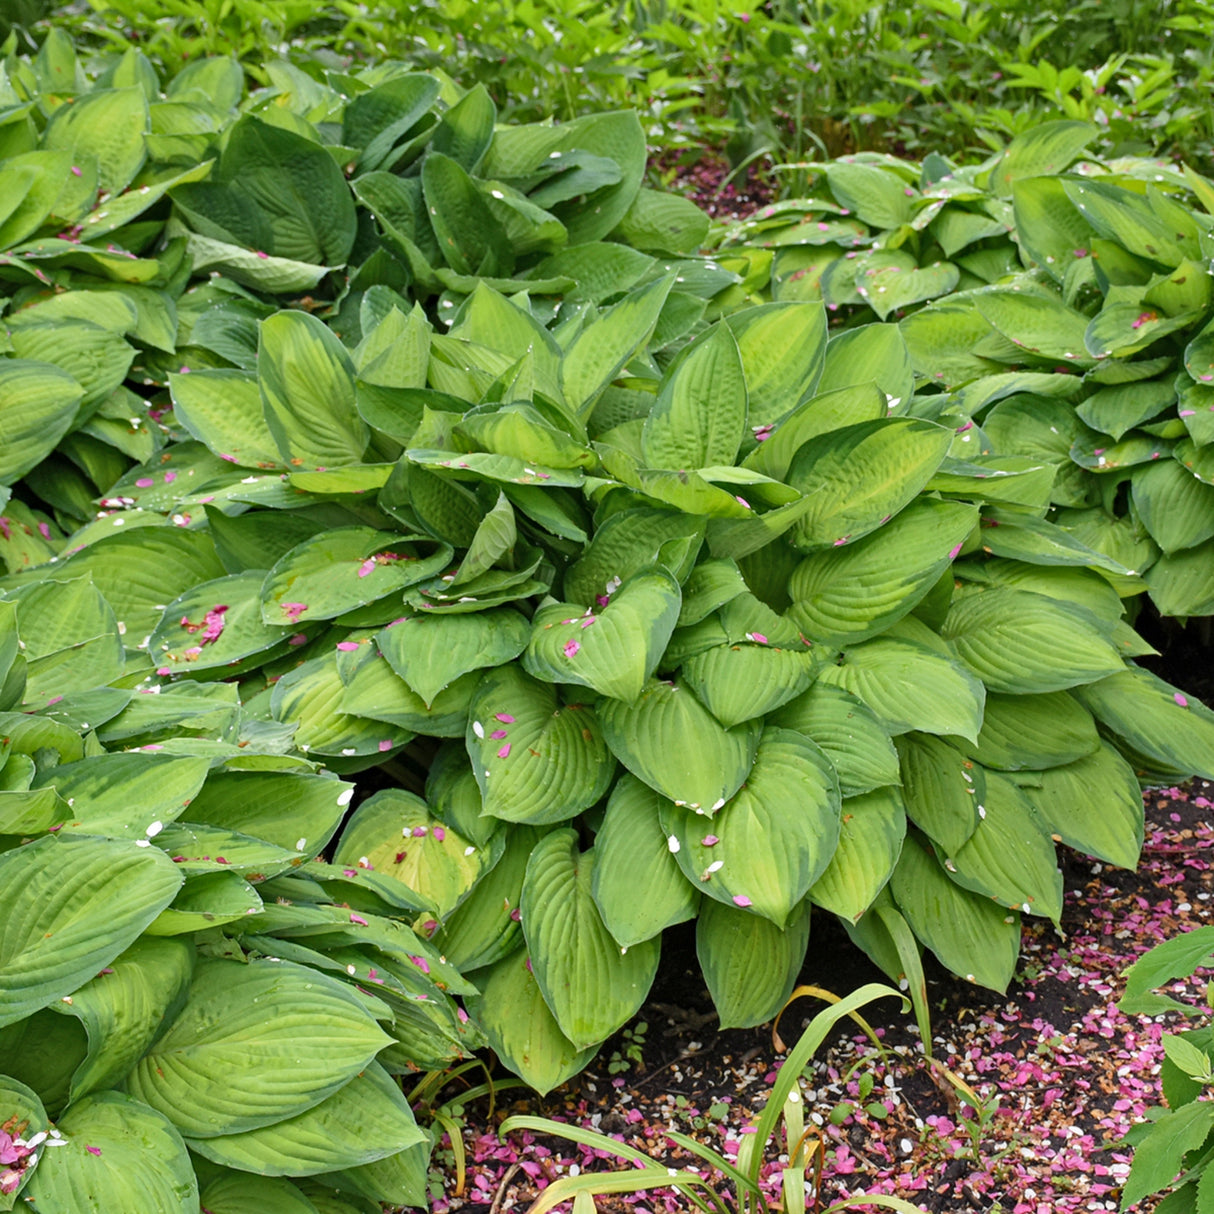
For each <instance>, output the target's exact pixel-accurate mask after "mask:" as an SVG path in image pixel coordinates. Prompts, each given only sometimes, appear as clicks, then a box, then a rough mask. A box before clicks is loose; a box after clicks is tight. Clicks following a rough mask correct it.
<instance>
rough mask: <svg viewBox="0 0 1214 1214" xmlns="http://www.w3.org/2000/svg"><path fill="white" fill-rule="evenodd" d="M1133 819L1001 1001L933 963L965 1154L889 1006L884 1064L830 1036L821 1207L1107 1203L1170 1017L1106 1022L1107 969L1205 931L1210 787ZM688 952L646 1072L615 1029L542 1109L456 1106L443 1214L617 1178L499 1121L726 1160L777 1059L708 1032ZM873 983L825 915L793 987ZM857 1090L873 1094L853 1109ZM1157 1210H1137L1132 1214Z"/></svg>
mask: <svg viewBox="0 0 1214 1214" xmlns="http://www.w3.org/2000/svg"><path fill="white" fill-rule="evenodd" d="M1146 808H1147V836H1146V843H1145V846H1144V851H1143V861H1142V865H1141V867H1140V868H1139V870H1138V872H1136V873H1131V872H1126V871H1123V870H1119V869H1113V868H1110V867H1108V866H1107V865H1101V864H1098V863H1095V862H1093V861H1091V860H1090V859H1088V858H1086V857H1083V856H1080V855H1078V854H1076V853H1074V852H1071V851H1064V852H1063V857H1064V859H1063V864H1064V875H1065V878H1066V883H1067V895H1066V908H1065V912H1064V915H1063V920H1062V933H1061V934H1058V933H1055V932H1053V931H1052V930H1051V929H1050V927H1049V925H1048V924H1045V923H1043V922H1042V921H1040V920H1031V921H1029V922H1028V923H1027V925H1026V927H1025V931H1024V940H1023V949H1022V957H1021V967H1020V970H1019V973H1018V975H1017V981H1016V983H1015V985H1014V986H1013V987H1012V988H1011V990H1010V991H1009V993H1008V995H1007V996H1006V997H1003V996H1000V995H997V994H994V993H992V992H989V991H985V990H982V989H980V988H977V987H973V986H970V985H969V984H966V983H963V982H960V981H958V980H957V979H956V978H954V977H952V976H951V975H948V974H946V973H944V972H943V971H942V970H941V969H940V968H939V967H937V966H934V965H933V966H932V967H931V968H929V970H928V983H929V995H930V998H931V1003H932V1009H933V1029H934V1032H935V1039H934V1043H933V1044H934V1054H935V1057H936V1058H937V1059H938V1060H939V1061H940V1062H941V1063H943V1064H944V1066H946V1067H947V1068H948V1069H949V1070H951V1071H952V1072H954V1074H956V1075H959V1076H960V1077H962V1078H963V1079H964V1080H965V1081H966V1082H967V1083H969V1084H970V1085H971V1086H972V1087H973V1088H974V1089H975V1090H976V1091H977V1092H978V1093H979V1094H980V1095H981V1096H982V1097H983V1098H984V1099H987V1100H990V1101H991V1102H992V1103H991V1106H990V1107H991V1109H992V1111H991V1115H990V1119H989V1122H988V1123H987V1124H986V1126H985V1128H984V1129H983V1130H982V1131H981V1134H980V1137H979V1140H978V1142H977V1145H976V1147H975V1146H974V1143H973V1141H972V1138H971V1134H970V1133H969V1132H967V1130H966V1126H965V1123H966V1120H967V1118H966V1116H965V1115H963V1109H962V1106H960V1104H959V1102H958V1100H957V1096H956V1093H955V1090H953V1089H952V1088H951V1086H950V1085H949V1083H948V1082H947V1080H944V1079H943V1078H941V1077H938V1076H937V1077H936V1078H934V1077H933V1074H932V1071H931V1069H930V1068H929V1067H928V1066H927V1065H926V1064H925V1061H924V1057H923V1051H922V1048H921V1044H920V1040H919V1037H918V1033H917V1031H916V1029H915V1026H914V1024H913V1021H912V1020H911V1019H910V1017H909V1016H908V1017H901V1016H899V1015H898V1013H897V1010H896V1009H895V1008H894V1007H893V1006H892V1005H891V1004H888V1003H885V1004H877V1005H875V1006H874V1007H873V1008H872V1009H870V1011H871V1016H870V1017H869V1020H870V1023H871V1024H873V1025H874V1026H875V1027H876V1028H877V1031H878V1033H879V1035H880V1036H881V1037H882V1039H883V1042H884V1045H885V1047H886V1049H887V1051H888V1054H887V1058H886V1059H885V1060H884V1061H882V1059H881V1058H880V1057H879V1056H878V1054H877V1053H876V1051H875V1050H874V1048H873V1047H872V1045H871V1043H870V1042H868V1040H867V1039H866V1038H865V1037H863V1036H862V1035H856V1036H853V1035H852V1033H851V1032H850V1030H849V1031H841V1032H838V1033H837V1034H836V1036H835V1037H834V1038H833V1039H832V1042H831V1044H830V1046H829V1049H828V1050H827V1051H826V1052H824V1053H823V1054H822V1055H820V1057H819V1059H818V1061H817V1063H816V1064H815V1067H814V1069H813V1071H812V1073H811V1074H810V1075H809V1076H807V1081H806V1083H805V1085H804V1086H805V1089H806V1095H807V1098H808V1099H809V1101H810V1102H809V1103H807V1113H809V1115H810V1117H811V1118H812V1119H813V1120H814V1122H815V1123H817V1122H819V1121H821V1123H822V1138H823V1141H824V1143H825V1145H826V1150H827V1162H826V1168H825V1170H824V1174H823V1185H822V1204H823V1205H826V1204H829V1202H830V1201H835V1200H838V1199H840V1198H843V1197H846V1196H848V1195H850V1194H852V1193H857V1192H862V1191H867V1192H877V1193H892V1194H895V1195H897V1196H900V1197H903V1198H906V1199H908V1200H910V1201H911V1202H913V1203H915V1204H917V1205H920V1206H922V1207H923V1208H924V1209H925V1210H928V1211H933V1212H935V1211H941V1212H944V1211H948V1212H954V1214H962V1212H964V1214H980V1212H981V1214H985V1212H988V1211H990V1212H994V1211H1001V1212H1003V1214H1078V1212H1079V1211H1096V1210H1106V1209H1116V1208H1117V1197H1118V1189H1119V1186H1120V1184H1121V1183H1122V1181H1123V1180H1124V1177H1125V1175H1126V1173H1127V1171H1128V1168H1129V1158H1130V1156H1129V1153H1128V1151H1125V1150H1122V1149H1118V1148H1117V1147H1116V1146H1115V1145H1113V1144H1114V1143H1115V1142H1116V1140H1117V1139H1118V1138H1119V1137H1120V1136H1121V1135H1122V1134H1123V1133H1124V1132H1125V1131H1126V1130H1127V1129H1128V1128H1129V1127H1130V1126H1131V1125H1133V1124H1134V1123H1135V1122H1137V1121H1140V1120H1141V1119H1142V1117H1143V1116H1144V1114H1145V1113H1146V1111H1147V1109H1148V1107H1149V1106H1151V1105H1152V1104H1155V1103H1158V1101H1159V1086H1158V1074H1159V1066H1160V1063H1161V1061H1162V1059H1163V1047H1162V1044H1161V1039H1162V1034H1163V1029H1164V1027H1165V1026H1164V1023H1162V1020H1163V1018H1159V1019H1156V1018H1152V1017H1149V1016H1125V1015H1122V1014H1121V1013H1120V1012H1119V1011H1118V1010H1117V1008H1116V1006H1115V1001H1116V999H1117V997H1118V994H1119V993H1120V989H1121V974H1122V973H1123V972H1124V970H1125V969H1126V967H1127V966H1128V965H1129V964H1130V963H1131V962H1132V961H1133V960H1135V959H1136V958H1137V957H1138V956H1139V955H1140V954H1141V953H1143V952H1145V951H1146V949H1147V948H1149V947H1150V946H1151V945H1153V944H1155V943H1157V942H1158V941H1159V940H1162V939H1166V938H1168V937H1170V936H1172V935H1175V934H1177V933H1179V932H1183V931H1187V930H1190V929H1191V928H1193V927H1197V926H1200V925H1204V924H1206V923H1208V922H1210V921H1211V919H1210V917H1211V906H1212V905H1214V875H1212V871H1211V865H1210V852H1211V849H1212V848H1214V788H1212V787H1211V785H1210V784H1208V783H1206V782H1203V781H1198V782H1196V783H1194V784H1192V785H1189V786H1186V787H1185V788H1171V789H1164V790H1159V791H1157V792H1153V793H1149V794H1148V795H1147V797H1146ZM672 943H675V942H672ZM682 943H683V946H684V947H681V948H679V947H670V948H668V950H667V952H666V962H665V963H664V965H663V970H662V973H661V975H660V977H659V980H658V984H657V986H656V987H655V989H654V991H653V998H652V999H651V1000H650V1002H649V1003H648V1004H647V1005H646V1007H645V1008H644V1010H643V1012H642V1016H641V1019H642V1020H643V1021H644V1022H645V1023H646V1024H647V1025H648V1030H647V1031H646V1032H645V1033H643V1034H641V1035H640V1037H641V1041H642V1042H643V1046H642V1049H641V1056H642V1061H641V1062H640V1063H637V1062H635V1061H634V1060H633V1059H630V1058H629V1057H628V1054H627V1052H628V1049H629V1046H632V1045H634V1043H635V1042H636V1041H637V1037H638V1034H637V1033H636V1031H635V1030H627V1032H628V1033H629V1036H628V1037H627V1038H625V1037H624V1036H621V1037H618V1038H616V1039H614V1040H613V1041H612V1042H609V1043H608V1044H607V1045H606V1046H605V1047H604V1049H603V1052H602V1054H601V1055H600V1057H599V1059H598V1060H597V1061H596V1063H595V1064H594V1065H593V1066H592V1067H591V1068H590V1069H589V1070H587V1071H586V1072H584V1073H583V1074H582V1075H581V1076H579V1077H578V1078H577V1079H575V1080H573V1081H572V1082H570V1083H569V1084H567V1085H566V1086H565V1087H563V1088H561V1089H559V1090H558V1091H556V1092H554V1093H552V1094H551V1095H550V1096H549V1097H547V1098H546V1099H540V1098H537V1097H534V1096H531V1097H522V1098H517V1099H515V1100H510V1099H509V1098H508V1097H507V1098H506V1099H505V1101H504V1102H503V1107H502V1108H501V1109H500V1110H499V1113H498V1114H497V1115H496V1116H495V1117H494V1118H488V1117H487V1116H486V1108H485V1104H484V1103H483V1102H479V1103H477V1104H475V1105H471V1106H469V1107H468V1108H467V1109H466V1110H465V1124H466V1129H465V1143H466V1145H467V1147H468V1151H469V1164H468V1178H467V1187H466V1192H465V1194H464V1195H463V1196H456V1195H454V1188H455V1180H454V1172H448V1173H447V1176H446V1192H445V1195H444V1197H443V1198H441V1199H439V1200H438V1201H436V1203H435V1210H436V1211H437V1212H438V1214H442V1211H444V1210H447V1211H455V1210H464V1211H469V1212H470V1214H471V1212H472V1211H483V1210H493V1211H494V1212H495V1214H496V1212H497V1211H508V1210H525V1209H526V1207H527V1205H528V1204H529V1203H530V1201H531V1200H532V1199H533V1198H534V1197H535V1195H536V1194H537V1192H538V1191H539V1190H540V1189H541V1188H543V1187H545V1186H546V1185H547V1184H548V1183H550V1182H551V1181H553V1180H555V1179H557V1178H559V1177H561V1176H566V1175H570V1174H571V1170H572V1169H573V1168H578V1169H580V1170H582V1171H585V1170H591V1169H593V1170H606V1169H611V1168H612V1167H614V1166H617V1165H616V1164H615V1163H614V1161H611V1160H606V1159H603V1158H601V1157H596V1154H595V1153H594V1152H591V1151H589V1150H586V1149H582V1148H574V1147H572V1146H570V1145H568V1144H566V1143H563V1142H561V1141H560V1140H557V1139H552V1138H547V1139H545V1138H534V1137H531V1136H529V1135H524V1134H515V1135H514V1136H513V1137H512V1138H510V1139H509V1140H507V1141H505V1142H502V1141H500V1140H499V1138H498V1136H497V1133H496V1125H497V1124H498V1122H499V1121H500V1118H501V1117H502V1116H505V1115H506V1114H507V1113H510V1112H513V1113H517V1112H528V1113H532V1114H542V1115H545V1116H549V1117H553V1118H557V1119H561V1120H569V1121H571V1122H575V1123H577V1124H580V1125H585V1126H589V1127H593V1128H597V1129H599V1130H601V1131H603V1132H605V1133H610V1134H613V1135H617V1136H619V1137H620V1138H621V1140H622V1141H625V1142H628V1143H630V1144H632V1145H633V1146H635V1147H638V1148H640V1149H642V1150H644V1151H646V1152H647V1153H649V1154H651V1155H653V1156H654V1157H655V1158H660V1159H663V1160H666V1161H668V1162H669V1163H670V1164H671V1165H672V1166H673V1165H678V1166H689V1165H694V1164H695V1160H694V1159H691V1158H690V1157H689V1156H687V1154H686V1153H685V1152H681V1151H680V1150H679V1149H678V1148H677V1147H676V1146H675V1144H674V1143H673V1142H671V1141H670V1140H669V1139H667V1138H666V1137H665V1133H666V1131H667V1130H670V1129H676V1130H681V1131H683V1132H684V1133H688V1134H691V1135H692V1136H693V1137H695V1138H697V1139H698V1140H700V1141H702V1142H704V1143H706V1144H708V1145H710V1146H712V1147H714V1148H716V1149H718V1150H721V1149H723V1150H724V1152H725V1154H726V1156H727V1157H731V1156H733V1155H734V1154H735V1153H736V1151H737V1144H738V1141H739V1135H740V1134H741V1133H743V1132H744V1131H745V1128H746V1126H747V1124H748V1122H749V1121H750V1120H751V1119H752V1117H753V1116H754V1115H755V1114H756V1113H757V1111H758V1110H759V1108H761V1107H762V1104H763V1102H764V1100H765V1099H766V1093H767V1090H768V1088H769V1087H770V1085H771V1082H772V1081H773V1080H774V1078H775V1070H776V1069H777V1068H778V1067H779V1055H778V1054H776V1053H775V1051H774V1050H773V1047H772V1039H771V1034H770V1031H769V1029H768V1028H759V1029H753V1030H747V1031H739V1030H730V1031H726V1032H724V1033H718V1032H716V1030H715V1028H714V1026H713V1016H712V1007H711V1003H710V1001H709V999H708V997H707V994H706V993H705V991H704V989H703V984H702V982H701V980H700V979H699V977H698V975H697V974H696V973H695V972H694V970H693V969H691V968H690V967H689V966H688V965H687V959H689V958H690V956H691V940H690V934H689V936H688V939H687V940H686V941H683V942H682ZM881 978H882V975H880V973H879V972H878V971H877V970H876V969H875V967H871V966H868V965H867V964H866V963H865V962H864V959H863V958H862V957H861V956H860V955H859V954H858V953H857V951H856V950H855V949H854V948H851V947H849V946H848V943H847V941H846V937H845V936H844V934H843V932H842V930H841V929H839V928H838V927H837V926H836V925H835V923H834V922H833V921H832V920H830V919H829V918H828V917H827V916H825V915H822V916H819V917H818V918H817V919H816V921H815V924H814V936H813V938H812V940H811V946H810V954H809V957H808V959H807V961H806V965H805V968H804V970H803V971H802V974H801V981H802V982H804V983H811V984H815V985H820V986H823V987H826V988H828V989H833V990H836V991H839V992H842V993H846V992H847V991H848V990H851V989H853V988H854V987H856V986H857V985H859V984H860V983H862V982H866V981H879V980H881ZM1202 985H1203V983H1199V982H1197V981H1196V980H1194V981H1192V982H1189V983H1176V984H1175V985H1174V986H1173V987H1172V988H1171V989H1172V991H1173V993H1176V994H1180V993H1182V992H1185V991H1187V992H1188V994H1189V996H1190V997H1191V998H1192V999H1193V1001H1194V1002H1200V1000H1201V994H1202V989H1201V988H1202ZM817 1010H818V1009H817V1007H815V1006H813V1005H812V1001H809V1000H806V1001H803V1002H801V1003H799V1004H795V1005H794V1007H793V1012H794V1014H796V1013H799V1014H800V1016H802V1017H804V1018H805V1019H807V1018H808V1016H809V1015H812V1014H813V1013H814V1012H816V1011H817ZM1167 1019H1172V1018H1171V1017H1168V1018H1167ZM799 1022H800V1020H798V1023H799ZM790 1028H791V1026H790V1025H788V1024H786V1025H785V1035H786V1036H789V1037H791V1036H792V1034H791V1032H789V1029H790ZM613 1060H614V1063H613ZM623 1063H627V1064H628V1069H627V1070H626V1071H624V1072H622V1073H619V1074H615V1075H613V1074H612V1073H611V1070H612V1069H613V1065H614V1067H615V1068H618V1067H619V1066H620V1065H621V1064H623ZM866 1076H867V1077H871V1081H872V1087H871V1091H867V1094H866V1095H864V1096H862V1095H861V1091H862V1086H861V1085H863V1089H868V1087H869V1079H868V1078H866ZM848 1105H850V1106H851V1107H850V1110H849V1109H848V1108H847V1107H846V1106H848ZM874 1106H879V1107H874ZM874 1112H876V1113H878V1115H877V1116H874V1115H873V1114H874ZM845 1113H846V1114H847V1115H846V1116H844V1114H845ZM832 1114H833V1116H832ZM836 1123H837V1124H836ZM438 1159H439V1160H440V1161H443V1160H449V1159H450V1156H449V1155H447V1154H444V1153H440V1154H439V1156H438ZM779 1169H780V1165H779V1163H778V1162H777V1160H776V1158H775V1156H774V1155H773V1156H772V1157H771V1162H770V1164H769V1167H768V1169H767V1173H766V1175H767V1176H768V1178H769V1179H770V1181H771V1186H772V1187H771V1192H772V1194H773V1195H774V1194H775V1192H776V1190H777V1188H778V1184H779ZM1154 1204H1155V1203H1154V1202H1153V1201H1147V1202H1144V1203H1142V1205H1141V1206H1140V1207H1139V1208H1140V1209H1141V1210H1142V1211H1143V1212H1144V1214H1145V1212H1146V1211H1149V1210H1150V1209H1152V1208H1153V1206H1154ZM599 1208H600V1210H602V1211H607V1210H612V1211H614V1210H619V1211H624V1210H629V1209H635V1210H638V1211H652V1212H654V1214H657V1212H658V1211H671V1212H673V1211H681V1210H684V1209H687V1208H690V1207H689V1205H688V1203H687V1202H686V1200H685V1199H684V1198H681V1197H680V1196H678V1195H677V1194H673V1193H655V1194H652V1195H650V1196H644V1195H642V1196H640V1197H639V1198H636V1199H627V1200H625V1199H622V1198H618V1197H612V1198H600V1199H599Z"/></svg>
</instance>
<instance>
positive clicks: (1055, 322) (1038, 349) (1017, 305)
mask: <svg viewBox="0 0 1214 1214" xmlns="http://www.w3.org/2000/svg"><path fill="white" fill-rule="evenodd" d="M974 303H975V305H976V307H977V308H978V311H979V312H980V313H981V314H982V315H983V316H984V317H986V319H987V320H988V321H989V322H990V324H991V325H992V326H993V327H994V328H995V329H996V330H998V332H1000V333H1002V334H1003V336H1004V337H1006V338H1007V339H1008V340H1009V341H1010V342H1011V343H1012V344H1013V345H1014V346H1016V347H1017V348H1019V349H1021V350H1024V352H1025V353H1026V354H1033V355H1036V356H1037V357H1038V358H1044V359H1050V360H1059V359H1061V360H1065V361H1066V362H1073V363H1075V364H1076V365H1077V366H1085V365H1088V364H1090V362H1091V359H1090V357H1089V355H1088V351H1087V346H1086V345H1085V344H1084V333H1085V332H1086V330H1087V326H1088V318H1087V317H1086V316H1084V315H1083V313H1081V312H1076V311H1075V310H1074V309H1073V308H1068V307H1067V306H1066V304H1064V303H1063V302H1062V300H1061V299H1059V298H1057V297H1056V296H1054V295H1049V294H1044V293H1043V294H1033V295H1030V294H1028V293H1026V292H1023V291H1014V290H1005V291H993V292H991V293H990V294H986V295H977V296H975V299H974Z"/></svg>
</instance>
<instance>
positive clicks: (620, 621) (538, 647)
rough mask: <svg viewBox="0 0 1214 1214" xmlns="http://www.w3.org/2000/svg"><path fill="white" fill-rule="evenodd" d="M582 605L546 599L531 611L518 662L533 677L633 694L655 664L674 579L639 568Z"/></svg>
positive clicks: (621, 696)
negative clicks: (595, 602)
mask: <svg viewBox="0 0 1214 1214" xmlns="http://www.w3.org/2000/svg"><path fill="white" fill-rule="evenodd" d="M603 597H604V598H606V600H607V601H606V603H605V604H604V605H602V606H601V607H598V608H597V609H596V608H593V607H592V608H590V609H588V610H587V611H585V612H583V611H581V610H580V609H579V608H578V607H577V606H576V605H574V604H572V603H550V604H548V605H547V606H545V607H541V608H540V610H539V611H537V612H536V613H535V616H534V618H533V619H532V622H531V639H530V641H529V642H528V645H527V650H526V653H525V654H524V655H523V666H524V668H525V669H526V670H527V672H528V673H529V674H531V675H534V676H535V677H536V678H537V679H544V680H547V681H550V682H554V683H572V684H576V685H579V686H582V687H591V688H593V689H594V690H595V691H598V692H601V693H602V694H603V695H605V696H611V697H612V698H614V699H617V700H629V701H631V700H635V699H636V698H637V696H639V695H640V694H641V692H642V691H643V690H644V688H645V683H646V681H647V680H648V679H649V677H650V676H651V675H652V674H653V672H654V670H655V669H656V668H657V665H658V662H659V661H660V660H661V657H662V654H663V653H664V652H665V649H666V645H667V642H668V641H669V640H670V635H671V633H672V632H673V631H674V627H675V624H676V623H677V621H678V618H679V610H680V607H681V605H682V596H681V593H680V591H679V584H678V582H677V581H675V579H674V576H673V575H672V574H671V573H669V572H668V571H667V570H666V569H663V568H661V567H651V568H648V569H642V570H641V571H640V572H638V573H634V574H633V575H632V576H631V577H630V578H628V580H627V581H626V582H624V583H623V584H622V585H620V587H619V588H618V589H616V590H614V591H612V592H611V593H610V594H608V595H604V596H603Z"/></svg>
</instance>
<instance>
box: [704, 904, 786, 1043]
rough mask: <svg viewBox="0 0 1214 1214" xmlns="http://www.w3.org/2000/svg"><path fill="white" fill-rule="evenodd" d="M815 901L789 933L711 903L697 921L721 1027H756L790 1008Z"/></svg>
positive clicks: (709, 982) (706, 973)
mask: <svg viewBox="0 0 1214 1214" xmlns="http://www.w3.org/2000/svg"><path fill="white" fill-rule="evenodd" d="M809 912H810V907H809V903H808V902H806V903H805V904H804V906H803V907H802V910H801V913H800V914H799V915H797V916H796V918H795V919H794V921H793V922H792V924H791V925H790V926H789V927H788V928H787V929H786V930H784V931H781V930H780V928H778V927H776V925H775V924H774V923H772V922H771V920H770V919H764V918H762V917H761V916H759V915H752V914H749V913H748V912H747V911H744V910H739V909H738V908H737V907H734V906H726V905H725V904H724V903H722V902H717V901H716V900H715V899H712V898H709V899H706V900H705V901H704V902H703V904H702V905H701V908H700V914H699V917H698V918H697V919H696V956H697V957H698V958H699V961H700V968H701V969H702V970H703V971H704V981H705V982H707V983H708V991H709V993H710V994H711V995H712V1002H713V1005H714V1006H715V1007H716V1009H717V1012H718V1014H719V1016H720V1027H721V1028H723V1029H726V1028H754V1026H755V1025H758V1024H762V1023H763V1022H764V1021H765V1020H770V1019H772V1017H774V1016H775V1015H776V1014H777V1013H778V1012H779V1011H780V1009H781V1008H782V1007H783V1006H784V1003H785V1001H786V1000H787V999H788V996H789V995H790V994H791V993H792V988H793V986H794V984H795V983H796V981H797V974H798V973H799V972H800V970H801V963H802V962H803V961H804V960H805V950H806V949H807V948H808V947H809Z"/></svg>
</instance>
